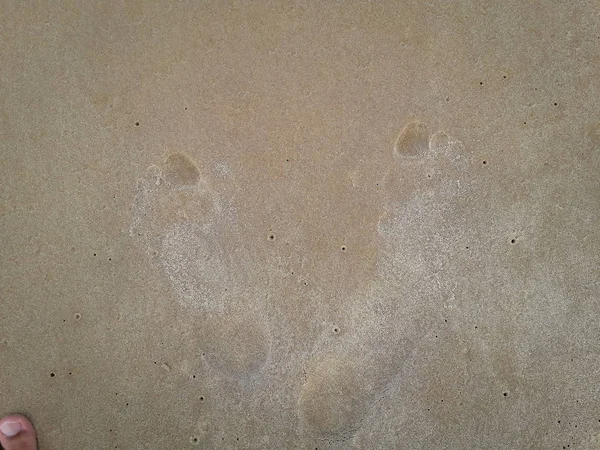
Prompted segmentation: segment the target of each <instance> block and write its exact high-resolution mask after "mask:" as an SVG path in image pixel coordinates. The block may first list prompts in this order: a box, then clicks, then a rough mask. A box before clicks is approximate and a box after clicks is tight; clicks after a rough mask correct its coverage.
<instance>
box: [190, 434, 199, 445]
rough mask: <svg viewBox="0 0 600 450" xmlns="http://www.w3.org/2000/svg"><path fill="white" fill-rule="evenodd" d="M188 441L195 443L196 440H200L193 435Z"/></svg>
mask: <svg viewBox="0 0 600 450" xmlns="http://www.w3.org/2000/svg"><path fill="white" fill-rule="evenodd" d="M190 441H191V443H192V444H197V443H198V442H200V439H198V438H197V437H196V436H194V437H192V438H191V439H190Z"/></svg>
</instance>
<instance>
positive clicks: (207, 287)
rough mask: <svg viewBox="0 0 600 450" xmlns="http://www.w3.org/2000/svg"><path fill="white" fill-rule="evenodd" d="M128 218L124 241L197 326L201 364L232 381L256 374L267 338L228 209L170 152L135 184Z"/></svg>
mask: <svg viewBox="0 0 600 450" xmlns="http://www.w3.org/2000/svg"><path fill="white" fill-rule="evenodd" d="M132 212H133V214H132V222H131V227H130V235H131V236H132V237H134V238H136V239H137V240H139V241H141V244H142V245H143V246H144V247H145V249H146V252H147V254H148V256H149V258H150V260H151V261H152V262H154V263H155V264H156V265H157V266H158V267H160V269H161V271H162V273H163V274H164V276H165V279H166V280H168V282H169V284H170V286H171V287H172V289H173V291H174V294H175V296H176V298H177V300H178V301H179V304H180V306H181V307H182V308H184V309H185V310H186V312H188V313H189V314H191V317H193V318H194V321H195V322H196V323H198V324H200V326H199V334H200V340H201V343H202V344H201V345H202V353H203V356H204V359H205V361H206V362H207V363H208V364H209V366H210V367H211V368H214V369H215V370H218V371H219V372H220V373H224V374H226V375H230V376H232V377H235V378H240V377H241V378H246V377H247V376H250V375H255V374H257V373H258V372H259V371H260V369H261V368H262V367H263V366H264V364H265V362H266V360H267V358H268V356H269V352H270V344H269V333H268V327H267V323H266V321H265V320H263V317H264V314H262V311H261V310H260V308H261V306H262V304H261V303H260V301H257V300H256V299H259V298H260V295H259V294H258V293H257V292H256V290H253V289H251V288H249V287H248V286H252V284H253V283H252V282H251V280H253V282H254V284H258V283H256V278H255V276H256V273H255V271H254V269H253V267H251V265H250V264H249V258H247V257H243V256H242V255H241V253H242V252H243V245H240V242H239V241H240V239H239V233H237V231H238V230H237V229H236V223H235V219H234V217H235V213H234V212H233V207H232V206H231V205H225V204H224V202H223V201H222V200H221V198H220V196H219V195H218V194H217V193H216V192H215V191H214V189H213V188H212V187H211V185H210V183H209V182H208V181H207V180H206V179H204V177H203V176H202V175H201V173H200V171H199V169H198V167H197V165H196V164H195V162H194V161H193V160H192V159H191V158H190V157H189V156H187V155H186V154H184V153H180V152H176V153H171V154H169V155H168V156H167V157H166V159H165V161H164V163H163V164H162V167H157V166H151V167H150V168H149V169H148V171H147V173H146V175H145V177H144V178H142V179H141V180H140V181H139V182H138V192H137V196H136V198H135V201H134V204H133V211H132ZM253 275H254V276H253Z"/></svg>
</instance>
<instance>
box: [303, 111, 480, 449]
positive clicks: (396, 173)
mask: <svg viewBox="0 0 600 450" xmlns="http://www.w3.org/2000/svg"><path fill="white" fill-rule="evenodd" d="M391 156H392V160H391V164H390V165H391V169H390V172H389V173H388V176H387V183H386V192H387V195H388V198H387V206H386V208H385V211H384V212H383V214H382V215H381V217H380V220H379V223H378V233H379V235H380V238H381V241H380V248H379V251H378V255H379V256H378V263H377V276H376V280H375V282H374V283H373V287H372V290H371V292H370V294H369V295H368V296H367V298H364V299H359V301H356V302H353V304H355V305H357V306H355V307H354V309H353V311H352V314H351V315H352V316H353V320H350V321H349V322H350V323H354V324H355V327H356V328H355V329H354V330H348V333H347V337H345V336H342V335H340V336H339V338H340V339H339V340H338V342H332V343H330V344H329V345H326V346H325V348H326V350H324V351H319V352H315V356H313V359H312V362H310V363H309V365H308V371H307V379H306V382H305V383H304V385H303V387H302V389H301V392H300V398H299V408H300V417H301V420H302V422H303V424H304V426H305V428H307V429H308V430H310V431H312V432H313V433H314V434H315V435H316V436H317V437H318V438H320V439H322V440H325V441H327V442H332V443H333V442H345V441H348V440H350V439H351V438H352V437H353V436H354V435H355V434H356V433H357V432H358V431H359V430H360V428H361V424H362V422H363V421H364V419H365V417H366V416H367V415H368V414H370V412H371V411H373V409H374V406H375V405H376V404H378V403H379V402H380V401H385V399H386V398H387V396H388V393H389V391H390V389H393V388H394V387H395V385H396V383H395V381H396V380H398V377H399V376H402V373H403V371H404V370H405V368H406V366H407V362H408V361H409V360H410V357H411V354H412V352H413V349H414V348H415V346H418V345H419V339H421V338H425V336H426V334H427V333H426V331H423V330H425V329H427V328H426V324H427V322H428V320H430V319H431V320H434V318H437V317H439V314H440V308H441V307H442V305H443V302H444V301H445V299H447V297H448V296H450V294H451V290H452V287H453V283H452V280H453V279H454V278H453V276H452V273H453V271H454V269H455V267H456V262H455V260H454V257H455V256H456V254H457V252H458V251H460V250H459V248H460V249H464V247H463V246H462V243H463V238H464V233H465V230H464V225H465V217H466V216H465V214H466V208H468V202H467V201H466V200H465V199H466V196H465V195H464V194H465V193H466V191H467V190H468V189H469V182H468V170H467V169H468V165H469V162H468V159H467V158H466V156H465V154H464V151H463V147H462V145H461V143H460V142H457V141H454V140H452V139H451V138H449V137H448V136H447V135H446V134H445V133H441V132H437V133H434V134H433V135H430V133H429V131H428V127H427V126H426V125H425V124H423V123H421V122H417V121H415V122H411V123H409V124H408V125H406V126H405V127H404V129H403V130H402V131H401V132H400V134H399V136H398V139H397V141H396V143H395V146H394V148H393V151H392V155H391ZM415 337H416V339H415Z"/></svg>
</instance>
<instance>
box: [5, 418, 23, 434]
mask: <svg viewBox="0 0 600 450" xmlns="http://www.w3.org/2000/svg"><path fill="white" fill-rule="evenodd" d="M22 429H23V427H21V422H19V421H18V420H7V421H6V422H4V423H3V424H2V425H0V431H1V432H2V434H3V435H4V436H6V437H13V436H16V435H17V434H18V433H19V431H21V430H22Z"/></svg>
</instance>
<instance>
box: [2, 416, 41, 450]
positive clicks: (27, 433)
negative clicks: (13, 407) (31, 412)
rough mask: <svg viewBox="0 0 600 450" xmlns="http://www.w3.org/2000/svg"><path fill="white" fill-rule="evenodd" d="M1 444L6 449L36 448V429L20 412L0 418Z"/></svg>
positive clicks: (25, 449)
mask: <svg viewBox="0 0 600 450" xmlns="http://www.w3.org/2000/svg"><path fill="white" fill-rule="evenodd" d="M0 444H1V445H2V448H3V449H4V450H36V449H37V444H36V439H35V429H34V428H33V425H32V424H31V422H30V421H29V420H28V419H27V418H25V417H23V416H20V415H18V414H14V415H12V416H6V417H4V418H3V419H2V420H0Z"/></svg>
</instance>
